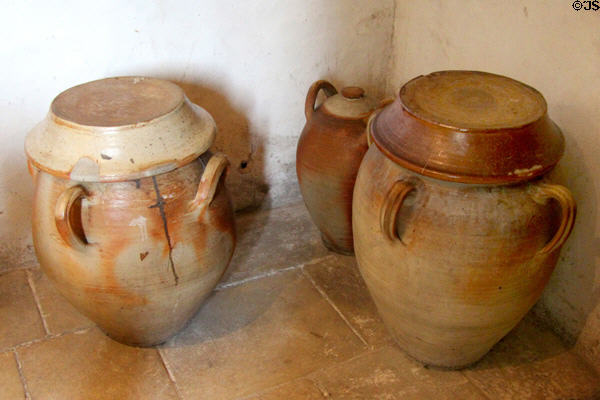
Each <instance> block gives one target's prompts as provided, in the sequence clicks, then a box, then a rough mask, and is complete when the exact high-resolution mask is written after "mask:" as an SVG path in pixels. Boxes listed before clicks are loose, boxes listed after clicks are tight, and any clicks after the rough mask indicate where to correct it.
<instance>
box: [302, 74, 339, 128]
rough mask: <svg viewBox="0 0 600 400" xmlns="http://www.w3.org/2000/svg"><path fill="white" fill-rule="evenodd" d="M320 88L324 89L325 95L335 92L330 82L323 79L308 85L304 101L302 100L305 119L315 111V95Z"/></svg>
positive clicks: (329, 95)
mask: <svg viewBox="0 0 600 400" xmlns="http://www.w3.org/2000/svg"><path fill="white" fill-rule="evenodd" d="M321 89H323V91H325V95H326V96H327V97H331V96H333V95H335V94H337V89H336V88H335V87H334V86H333V85H332V84H331V83H329V82H327V81H325V80H320V81H316V82H315V83H313V84H312V85H310V88H309V89H308V93H307V94H306V101H305V102H304V115H306V120H307V121H308V120H309V119H310V117H312V115H313V113H314V112H315V102H316V101H317V95H318V94H319V91H321Z"/></svg>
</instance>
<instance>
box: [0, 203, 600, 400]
mask: <svg viewBox="0 0 600 400" xmlns="http://www.w3.org/2000/svg"><path fill="white" fill-rule="evenodd" d="M238 232H239V234H238V245H237V249H236V252H235V255H234V258H233V260H232V263H231V265H230V267H229V269H228V271H227V273H226V274H225V276H224V277H223V280H222V282H221V283H220V284H219V286H218V287H217V289H216V290H215V291H214V293H213V294H212V295H211V297H210V298H209V299H208V300H207V301H206V303H205V304H204V306H203V307H202V309H201V310H200V312H199V313H198V314H197V315H196V316H195V318H194V319H193V320H192V321H191V322H190V323H189V325H188V326H187V327H186V328H185V329H184V330H183V331H181V332H180V333H179V334H177V335H176V336H175V337H173V338H172V339H170V340H169V341H168V342H167V343H165V344H163V345H161V346H158V347H156V348H145V349H143V348H135V347H128V346H125V345H122V344H120V343H117V342H115V341H113V340H111V339H109V338H108V337H106V336H105V335H104V334H103V333H102V332H101V331H100V330H99V329H97V328H96V327H95V326H94V324H93V323H92V322H90V321H89V320H88V319H86V318H85V317H83V316H82V315H80V314H79V313H78V312H77V311H75V310H74V309H73V308H72V307H71V306H70V305H69V304H68V303H67V302H66V301H65V300H64V299H63V298H62V297H61V296H60V295H59V294H58V293H57V292H56V291H55V289H54V288H53V286H52V284H51V283H50V281H49V280H48V278H46V276H45V275H44V274H43V272H41V271H40V269H39V268H38V267H37V266H32V267H31V268H29V269H17V270H12V271H11V270H9V271H8V272H4V273H2V274H1V275H0V399H11V400H12V399H19V398H29V399H34V400H37V399H252V400H258V399H261V400H266V399H284V400H294V399H600V378H599V377H598V375H596V373H595V372H594V371H593V370H592V369H591V368H590V367H589V366H587V365H586V364H585V363H584V362H583V361H582V360H581V359H579V358H578V357H577V356H576V355H575V354H574V353H572V352H571V351H570V350H569V349H568V348H566V347H565V346H564V345H563V344H562V343H561V341H560V340H559V339H558V337H557V336H555V335H554V334H553V333H552V331H550V330H549V329H547V328H546V327H544V326H543V325H542V324H540V323H539V322H538V321H536V320H535V318H534V317H533V316H527V317H526V318H525V319H524V320H523V321H522V322H521V323H520V324H519V325H518V326H517V328H515V330H513V332H511V333H510V334H509V335H508V336H507V337H506V338H504V339H503V340H502V341H501V342H500V343H498V344H497V345H496V346H495V347H494V349H493V350H492V351H491V352H490V353H489V354H488V355H487V356H486V357H485V358H484V359H483V360H481V361H480V362H479V363H477V364H475V365H474V366H472V367H471V368H468V369H465V370H462V371H446V370H439V369H435V368H428V367H427V366H423V365H422V364H420V363H418V362H416V361H414V360H412V359H411V358H409V357H408V356H407V355H405V354H404V353H403V352H402V351H401V350H400V349H399V348H397V347H396V346H395V345H394V343H393V342H392V340H391V338H390V337H389V335H388V333H387V331H386V329H385V327H384V326H383V324H382V322H381V321H380V319H379V317H378V315H377V311H376V309H375V306H374V304H373V303H372V301H371V299H370V297H369V294H368V292H367V289H366V287H365V285H364V283H363V281H362V279H361V277H360V274H359V272H358V270H357V267H356V263H355V261H354V258H352V257H347V256H339V255H336V254H334V253H330V252H328V251H327V250H326V249H325V248H324V247H323V246H322V244H321V242H320V239H319V234H318V232H317V230H316V228H315V227H314V226H313V224H312V223H311V221H310V219H309V217H308V214H307V212H306V210H305V208H304V206H303V205H302V204H297V205H293V206H289V207H284V208H278V209H274V210H270V211H260V212H255V213H248V214H241V215H239V216H238Z"/></svg>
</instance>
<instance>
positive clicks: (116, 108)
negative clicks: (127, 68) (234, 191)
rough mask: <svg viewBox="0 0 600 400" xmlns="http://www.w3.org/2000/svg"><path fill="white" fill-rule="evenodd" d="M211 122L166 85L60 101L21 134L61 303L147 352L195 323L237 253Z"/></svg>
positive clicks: (118, 84) (119, 81) (115, 87)
mask: <svg viewBox="0 0 600 400" xmlns="http://www.w3.org/2000/svg"><path fill="white" fill-rule="evenodd" d="M215 133H216V127H215V124H214V122H213V120H212V118H211V116H210V115H209V114H208V113H207V112H206V111H204V110H203V109H202V108H200V107H198V106H196V105H194V104H192V103H190V101H189V100H188V99H187V98H186V97H185V95H184V93H183V91H182V90H181V89H180V88H179V87H178V86H176V85H175V84H173V83H170V82H167V81H163V80H158V79H151V78H142V77H124V78H109V79H103V80H100V81H94V82H90V83H86V84H83V85H80V86H76V87H74V88H71V89H69V90H67V91H65V92H63V93H61V94H60V95H59V96H58V97H56V99H54V101H53V102H52V106H51V108H50V112H49V113H48V116H47V117H46V119H45V120H44V121H42V122H41V123H40V124H39V125H38V126H36V127H35V128H34V129H33V130H32V131H31V132H30V133H29V134H28V136H27V139H26V144H25V150H26V153H27V156H28V160H29V167H30V171H31V173H32V176H33V178H34V183H35V192H34V206H33V241H34V245H35V250H36V254H37V257H38V260H39V262H40V265H41V267H42V269H43V270H44V272H45V273H46V274H47V275H48V277H49V278H50V279H51V280H52V281H53V283H54V284H55V286H56V287H57V288H58V290H59V291H60V293H62V295H63V296H64V297H66V298H67V300H69V301H70V302H71V303H72V304H73V305H74V306H75V307H76V308H77V309H78V310H79V311H80V312H82V313H83V314H85V315H86V316H87V317H89V318H90V319H91V320H92V321H94V322H95V323H96V324H97V325H98V326H99V327H100V328H101V329H102V330H103V331H104V332H106V333H107V334H108V335H109V336H111V337H112V338H114V339H116V340H118V341H120V342H123V343H127V344H132V345H139V346H152V345H155V344H158V343H161V342H164V341H165V340H166V339H167V338H168V337H169V336H171V335H172V334H174V333H175V332H177V331H178V330H179V329H180V328H181V327H183V325H184V324H185V323H186V322H187V321H188V320H189V319H190V318H191V317H192V316H193V315H194V314H195V313H196V311H197V310H198V308H199V307H200V305H201V304H202V302H203V300H204V299H205V298H206V297H207V296H208V294H209V293H210V292H211V291H212V289H213V288H214V287H215V285H216V284H217V282H218V281H219V279H220V277H221V276H222V274H223V272H224V271H225V269H226V267H227V265H228V264H229V261H230V259H231V256H232V254H233V249H234V246H235V229H234V220H233V211H232V207H231V202H230V199H229V195H228V193H227V191H226V189H225V186H224V183H223V180H224V176H223V174H224V171H225V168H226V166H227V159H226V158H225V156H224V155H222V154H215V155H211V154H210V152H208V151H207V150H208V147H209V146H210V145H211V144H212V142H213V140H214V137H215Z"/></svg>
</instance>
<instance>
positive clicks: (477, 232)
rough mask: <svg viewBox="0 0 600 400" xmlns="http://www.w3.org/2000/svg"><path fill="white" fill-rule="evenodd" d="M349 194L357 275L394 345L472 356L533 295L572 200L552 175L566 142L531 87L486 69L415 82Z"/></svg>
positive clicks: (383, 119) (449, 356)
mask: <svg viewBox="0 0 600 400" xmlns="http://www.w3.org/2000/svg"><path fill="white" fill-rule="evenodd" d="M369 135H370V139H371V140H372V142H373V143H374V144H373V145H371V146H370V148H369V150H368V152H367V154H366V155H365V157H364V159H363V162H362V164H361V167H360V170H359V173H358V177H357V181H356V186H355V190H354V206H353V227H354V245H355V251H356V257H357V260H358V264H359V268H360V272H361V274H362V276H363V277H364V279H365V282H366V284H367V286H368V288H369V291H370V293H371V295H372V297H373V299H374V301H375V303H376V305H377V308H378V310H379V312H380V314H381V316H382V318H383V320H384V322H385V324H386V326H387V327H388V328H389V330H390V331H391V333H392V335H393V337H394V339H395V340H396V342H397V343H398V344H399V345H400V347H402V348H403V349H404V350H405V351H406V352H407V353H408V354H410V355H411V356H413V357H414V358H416V359H418V360H420V361H422V362H423V363H425V364H430V365H435V366H442V367H450V368H460V367H464V366H466V365H469V364H471V363H473V362H475V361H477V360H478V359H480V358H481V357H482V356H483V355H485V354H486V353H487V352H488V351H489V350H490V348H491V347H492V346H493V345H494V344H495V343H496V342H498V341H499V340H500V339H501V338H502V337H503V336H505V335H506V334H507V333H508V332H509V331H510V330H511V329H512V328H513V327H514V326H515V325H516V324H517V323H518V322H519V321H520V320H521V318H522V317H523V316H524V315H525V314H526V313H527V311H528V310H529V309H530V308H531V307H532V306H533V304H534V303H535V302H536V301H537V299H538V298H539V296H540V295H541V293H542V290H543V289H544V286H545V285H546V283H547V282H548V279H549V278H550V275H551V273H552V271H553V270H554V267H555V265H556V262H557V259H558V256H559V251H560V248H561V246H562V245H563V243H564V242H565V240H566V239H567V237H568V236H569V233H570V232H571V228H572V227H573V222H574V218H575V202H574V200H573V198H572V196H571V194H570V192H569V191H568V190H567V189H566V188H565V187H563V186H560V185H556V184H552V183H549V182H547V179H546V178H545V177H544V174H545V173H546V172H548V171H549V170H550V169H551V168H552V167H553V166H554V165H555V164H556V163H557V162H558V160H559V158H560V157H561V155H562V152H563V146H564V144H563V143H564V142H563V137H562V134H561V133H560V130H559V129H558V128H557V127H556V125H554V123H553V122H552V121H551V120H550V119H549V118H548V115H547V112H546V102H545V100H544V98H543V97H542V95H541V94H540V93H539V92H537V91H536V90H534V89H532V88H530V87H528V86H526V85H524V84H522V83H519V82H517V81H514V80H512V79H509V78H506V77H501V76H498V75H492V74H487V73H482V72H469V71H444V72H438V73H433V74H430V75H427V76H421V77H418V78H416V79H414V80H412V81H410V82H408V83H407V84H406V85H405V86H404V87H403V88H402V89H401V91H400V95H399V97H398V98H397V99H396V100H395V102H394V103H393V104H391V105H390V106H388V107H387V108H386V109H384V110H383V111H382V112H381V113H379V114H378V115H377V116H374V117H373V118H372V120H371V121H370V123H369Z"/></svg>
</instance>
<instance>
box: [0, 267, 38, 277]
mask: <svg viewBox="0 0 600 400" xmlns="http://www.w3.org/2000/svg"><path fill="white" fill-rule="evenodd" d="M30 269H39V265H32V264H25V265H22V266H19V267H10V268H8V269H4V270H2V271H0V276H3V275H7V274H10V273H11V272H16V271H27V270H30Z"/></svg>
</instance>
